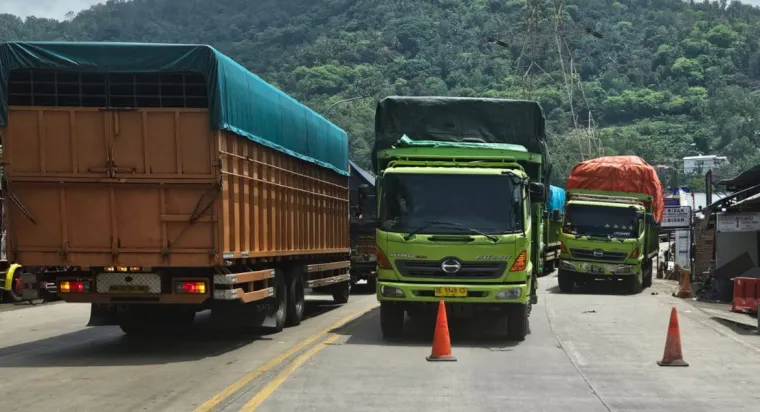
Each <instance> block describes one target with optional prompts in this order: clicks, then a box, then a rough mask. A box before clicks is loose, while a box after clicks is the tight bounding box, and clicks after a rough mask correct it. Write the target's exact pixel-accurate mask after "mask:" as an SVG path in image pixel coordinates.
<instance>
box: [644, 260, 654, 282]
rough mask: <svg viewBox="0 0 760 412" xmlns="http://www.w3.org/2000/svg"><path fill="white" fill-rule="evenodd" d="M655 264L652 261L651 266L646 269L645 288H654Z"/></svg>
mask: <svg viewBox="0 0 760 412" xmlns="http://www.w3.org/2000/svg"><path fill="white" fill-rule="evenodd" d="M653 263H654V262H652V261H651V260H650V261H649V264H648V265H647V267H646V268H645V269H644V282H643V286H644V287H645V288H649V287H652V272H654V265H653Z"/></svg>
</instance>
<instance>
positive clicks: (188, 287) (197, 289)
mask: <svg viewBox="0 0 760 412" xmlns="http://www.w3.org/2000/svg"><path fill="white" fill-rule="evenodd" d="M176 285H177V286H176V292H177V293H193V294H199V295H202V294H204V293H206V282H177V283H176Z"/></svg>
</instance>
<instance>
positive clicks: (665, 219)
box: [661, 206, 691, 229]
mask: <svg viewBox="0 0 760 412" xmlns="http://www.w3.org/2000/svg"><path fill="white" fill-rule="evenodd" d="M661 227H662V228H663V229H688V228H689V227H691V206H679V207H666V208H665V209H664V210H663V211H662V224H661Z"/></svg>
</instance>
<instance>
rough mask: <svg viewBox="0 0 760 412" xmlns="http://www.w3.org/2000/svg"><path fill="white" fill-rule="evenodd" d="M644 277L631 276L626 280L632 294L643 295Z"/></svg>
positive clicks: (627, 287)
mask: <svg viewBox="0 0 760 412" xmlns="http://www.w3.org/2000/svg"><path fill="white" fill-rule="evenodd" d="M642 278H643V275H636V276H629V277H628V278H626V279H625V283H626V289H628V291H629V292H630V293H632V294H636V293H641V288H642V286H643V282H642Z"/></svg>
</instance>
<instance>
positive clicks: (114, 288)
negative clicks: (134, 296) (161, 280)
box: [108, 285, 150, 293]
mask: <svg viewBox="0 0 760 412" xmlns="http://www.w3.org/2000/svg"><path fill="white" fill-rule="evenodd" d="M149 290H150V288H148V287H147V286H145V285H111V287H110V288H108V291H109V292H111V293H148V291H149Z"/></svg>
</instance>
